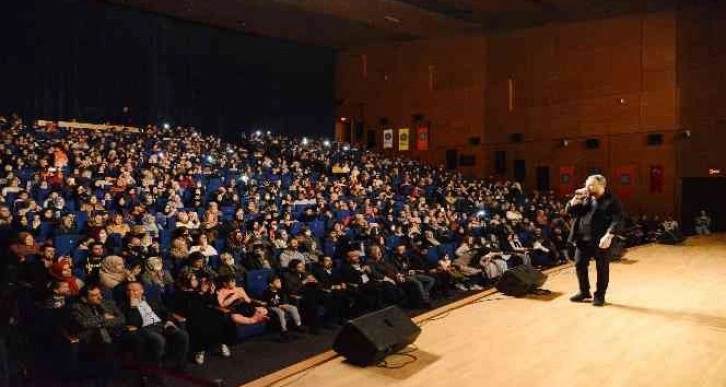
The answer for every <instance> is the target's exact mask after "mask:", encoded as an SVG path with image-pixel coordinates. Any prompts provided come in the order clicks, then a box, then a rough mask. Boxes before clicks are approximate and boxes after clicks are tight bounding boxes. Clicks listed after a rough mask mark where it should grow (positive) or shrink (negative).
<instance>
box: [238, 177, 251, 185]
mask: <svg viewBox="0 0 726 387" xmlns="http://www.w3.org/2000/svg"><path fill="white" fill-rule="evenodd" d="M240 179H241V180H242V182H244V183H245V184H247V182H248V181H249V180H250V178H249V177H247V175H242V176H241V177H240Z"/></svg>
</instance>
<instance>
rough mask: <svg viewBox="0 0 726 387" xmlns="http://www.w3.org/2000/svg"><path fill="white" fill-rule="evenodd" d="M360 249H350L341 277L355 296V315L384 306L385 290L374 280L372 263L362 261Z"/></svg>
mask: <svg viewBox="0 0 726 387" xmlns="http://www.w3.org/2000/svg"><path fill="white" fill-rule="evenodd" d="M360 254H361V253H360V250H350V251H348V252H347V253H346V254H345V256H346V258H347V259H346V262H345V263H344V264H343V267H342V268H341V277H342V280H343V283H344V284H345V286H346V288H347V289H349V291H350V292H351V295H352V296H353V298H354V304H353V307H354V312H353V314H354V315H360V314H364V313H367V312H372V311H374V310H378V309H380V308H382V307H383V291H382V289H381V287H379V286H378V282H377V281H373V278H372V273H373V270H372V269H371V266H370V265H367V264H362V263H361V261H360Z"/></svg>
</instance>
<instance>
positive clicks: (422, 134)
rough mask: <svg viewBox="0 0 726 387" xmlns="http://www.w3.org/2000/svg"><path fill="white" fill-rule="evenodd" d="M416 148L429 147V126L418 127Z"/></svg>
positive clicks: (424, 148) (426, 148)
mask: <svg viewBox="0 0 726 387" xmlns="http://www.w3.org/2000/svg"><path fill="white" fill-rule="evenodd" d="M416 149H418V150H428V149H429V128H428V127H426V126H421V127H419V128H416Z"/></svg>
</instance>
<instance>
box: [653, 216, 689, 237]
mask: <svg viewBox="0 0 726 387" xmlns="http://www.w3.org/2000/svg"><path fill="white" fill-rule="evenodd" d="M661 228H662V229H663V232H662V234H661V236H660V238H659V241H660V242H661V243H665V244H677V243H681V242H683V241H684V240H685V237H684V236H683V233H681V229H680V227H679V226H678V222H676V220H675V219H673V216H672V215H668V216H666V219H665V220H664V221H663V223H661Z"/></svg>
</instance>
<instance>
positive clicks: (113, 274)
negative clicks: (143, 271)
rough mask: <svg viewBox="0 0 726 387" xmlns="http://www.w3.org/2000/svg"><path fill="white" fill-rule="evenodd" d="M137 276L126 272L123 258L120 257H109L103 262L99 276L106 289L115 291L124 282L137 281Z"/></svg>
mask: <svg viewBox="0 0 726 387" xmlns="http://www.w3.org/2000/svg"><path fill="white" fill-rule="evenodd" d="M136 274H138V273H136ZM136 274H135V273H134V272H132V271H129V270H126V266H125V263H124V259H123V258H121V257H119V256H118V255H109V256H108V257H106V258H104V259H103V261H102V262H101V270H100V271H99V273H98V276H99V279H100V281H101V286H102V287H103V288H104V289H113V288H115V287H116V285H118V284H121V283H123V282H126V281H135V280H136Z"/></svg>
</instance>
